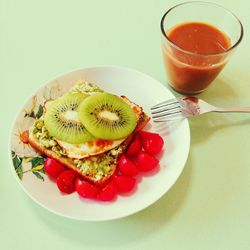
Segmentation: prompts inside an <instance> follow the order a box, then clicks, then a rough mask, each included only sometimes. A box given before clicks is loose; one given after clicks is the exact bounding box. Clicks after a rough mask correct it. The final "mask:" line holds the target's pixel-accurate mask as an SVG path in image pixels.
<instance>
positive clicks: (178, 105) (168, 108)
mask: <svg viewBox="0 0 250 250" xmlns="http://www.w3.org/2000/svg"><path fill="white" fill-rule="evenodd" d="M208 112H219V113H227V112H243V113H250V107H245V108H232V109H231V108H220V107H215V106H213V105H211V104H209V103H207V102H205V101H203V100H201V99H199V98H196V97H193V96H182V97H179V98H175V99H170V100H167V101H164V102H161V103H158V104H156V105H154V106H153V107H152V108H151V114H152V119H153V121H154V122H165V121H171V120H176V119H183V118H188V117H191V116H196V115H201V114H204V113H208Z"/></svg>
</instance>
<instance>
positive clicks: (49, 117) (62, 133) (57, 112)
mask: <svg viewBox="0 0 250 250" xmlns="http://www.w3.org/2000/svg"><path fill="white" fill-rule="evenodd" d="M86 97H87V95H85V94H82V93H74V94H66V95H64V96H63V97H61V98H58V99H56V100H54V101H53V102H52V103H51V104H50V105H49V107H48V109H47V110H46V113H45V116H44V124H45V127H46V128H47V130H48V131H49V134H50V135H51V136H53V137H55V138H56V139H58V140H61V141H65V142H68V143H72V144H79V143H84V142H86V141H91V140H93V139H94V136H93V135H92V134H90V133H89V132H88V131H87V129H86V128H85V127H84V125H83V124H82V123H81V122H80V120H79V118H78V107H79V105H80V103H81V102H82V101H83V100H84V99H85V98H86Z"/></svg>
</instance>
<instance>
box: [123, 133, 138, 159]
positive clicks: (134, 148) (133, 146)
mask: <svg viewBox="0 0 250 250" xmlns="http://www.w3.org/2000/svg"><path fill="white" fill-rule="evenodd" d="M141 148H142V142H141V140H140V137H139V136H138V135H136V136H135V137H134V138H133V140H132V142H131V143H130V145H129V147H128V149H127V151H126V155H127V156H130V157H132V156H136V155H137V154H139V152H140V151H141Z"/></svg>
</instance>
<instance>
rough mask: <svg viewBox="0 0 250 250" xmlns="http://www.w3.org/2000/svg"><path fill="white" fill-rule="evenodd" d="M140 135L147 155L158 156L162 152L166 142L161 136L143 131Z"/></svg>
mask: <svg viewBox="0 0 250 250" xmlns="http://www.w3.org/2000/svg"><path fill="white" fill-rule="evenodd" d="M140 135H141V140H142V147H143V148H144V150H145V151H146V152H147V153H149V154H151V155H156V154H158V153H160V152H161V151H162V149H163V146H164V140H163V138H162V137H161V136H160V135H159V134H157V133H151V132H147V131H141V132H140Z"/></svg>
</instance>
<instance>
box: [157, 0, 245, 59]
mask: <svg viewBox="0 0 250 250" xmlns="http://www.w3.org/2000/svg"><path fill="white" fill-rule="evenodd" d="M193 3H194V4H199V3H200V4H207V5H211V6H215V7H219V8H220V9H223V10H224V11H226V12H227V13H228V14H230V15H231V16H232V17H233V18H234V19H235V20H236V21H237V22H238V24H239V25H240V36H239V39H238V40H237V41H236V42H235V43H234V44H233V45H232V46H230V48H228V49H226V50H224V51H221V52H215V53H196V52H191V51H188V50H185V49H182V48H181V47H179V46H178V45H176V44H175V43H173V42H172V41H171V40H170V39H169V38H168V36H167V35H166V33H165V30H164V21H165V17H166V16H167V15H168V14H169V13H170V12H171V11H172V10H174V9H175V8H177V7H179V6H182V5H186V4H193ZM160 26H161V32H162V35H163V36H164V37H165V38H166V40H167V41H168V42H169V43H170V44H171V45H172V46H173V47H174V48H175V49H178V50H180V51H182V52H183V53H186V54H189V55H193V56H217V55H223V54H227V53H229V52H230V51H232V50H233V49H234V48H236V47H237V46H238V45H239V43H240V42H241V40H242V38H243V33H244V31H243V25H242V23H241V21H240V19H239V18H238V17H237V16H236V15H235V14H234V13H233V12H231V11H230V10H228V9H226V8H225V7H223V6H221V5H219V4H216V3H211V2H205V1H188V2H184V3H180V4H177V5H175V6H173V7H171V8H170V9H168V10H167V11H166V12H165V14H164V15H163V16H162V18H161V22H160Z"/></svg>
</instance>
